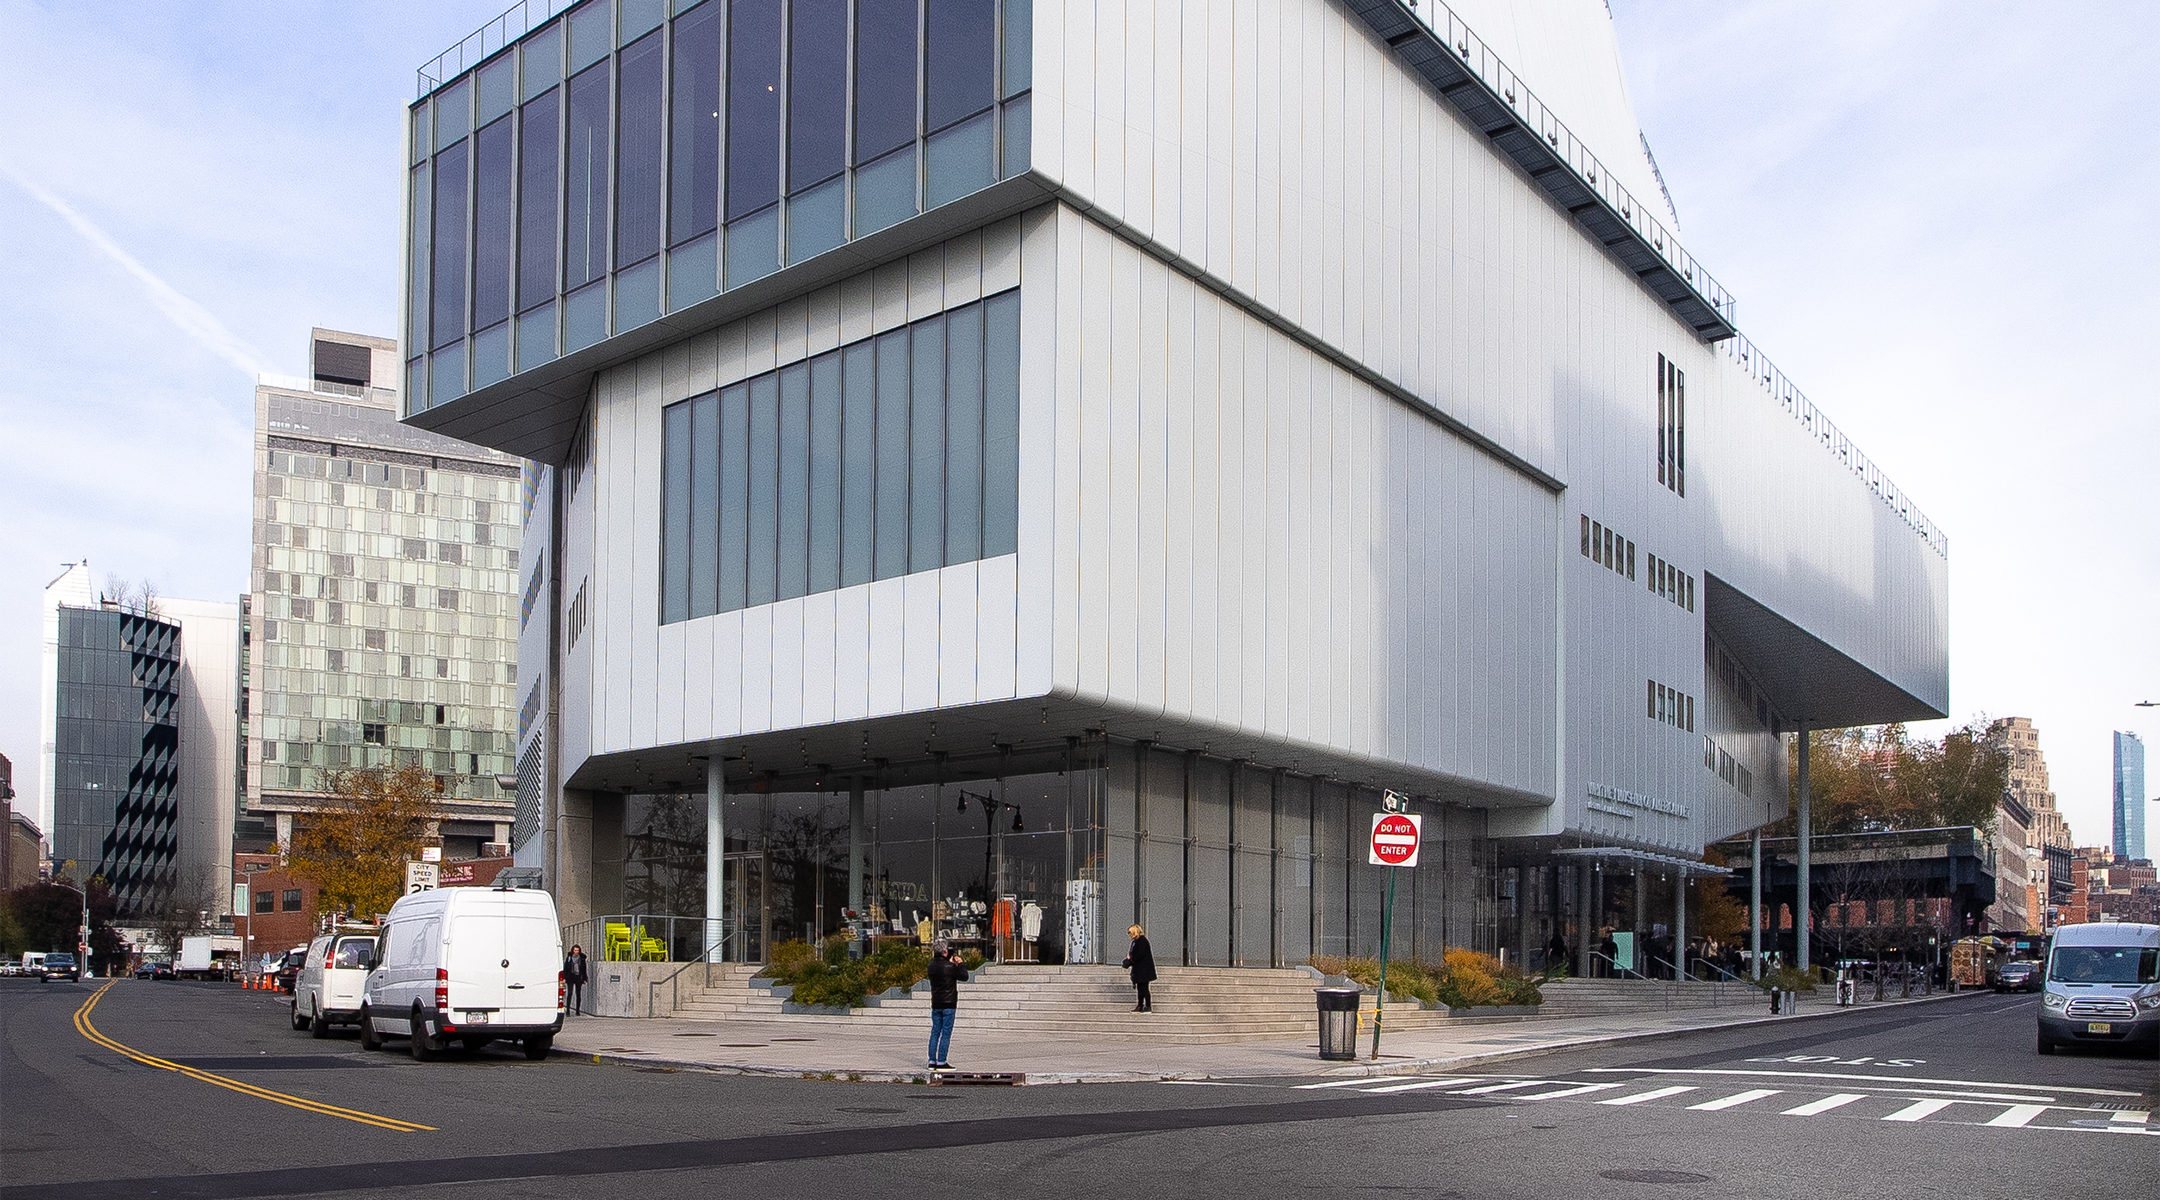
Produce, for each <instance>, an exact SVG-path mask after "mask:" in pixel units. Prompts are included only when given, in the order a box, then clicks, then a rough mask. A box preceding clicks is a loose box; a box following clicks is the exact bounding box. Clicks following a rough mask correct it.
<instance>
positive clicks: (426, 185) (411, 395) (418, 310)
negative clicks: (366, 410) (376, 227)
mask: <svg viewBox="0 0 2160 1200" xmlns="http://www.w3.org/2000/svg"><path fill="white" fill-rule="evenodd" d="M431 179H432V177H431V175H430V174H429V171H428V164H427V163H424V162H423V163H421V164H420V165H419V166H417V167H414V168H413V169H412V181H411V185H410V186H411V191H410V194H409V196H408V198H407V201H406V206H407V208H408V209H409V210H410V212H411V221H410V224H411V226H412V246H411V248H410V250H409V253H410V254H411V256H412V260H411V261H410V262H408V263H406V274H407V276H408V278H407V280H406V296H405V301H406V308H405V311H406V313H407V314H408V317H409V320H410V328H408V329H406V331H405V340H406V342H407V343H408V344H409V345H411V346H413V347H414V348H418V347H421V346H425V345H427V343H428V333H427V329H428V265H429V249H430V247H429V239H428V233H429V231H430V230H432V229H433V228H434V227H435V219H434V217H433V216H432V215H431V213H432V212H433V210H432V209H431V208H430V207H429V206H428V205H429V201H430V200H432V199H433V198H434V194H435V191H434V187H433V186H432V183H431ZM419 398H420V397H419V394H418V393H417V392H407V393H406V399H407V400H408V401H410V402H415V403H417V402H418V400H419Z"/></svg>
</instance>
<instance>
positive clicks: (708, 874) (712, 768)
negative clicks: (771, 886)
mask: <svg viewBox="0 0 2160 1200" xmlns="http://www.w3.org/2000/svg"><path fill="white" fill-rule="evenodd" d="M724 770H725V768H724V767H723V765H722V762H721V757H720V755H718V754H715V755H713V756H712V757H711V758H708V759H706V760H705V946H706V952H705V961H706V962H726V961H727V946H726V944H725V943H724V942H723V941H722V933H723V931H724V930H726V928H727V921H726V917H727V913H726V910H725V904H726V898H725V896H724V895H723V894H722V892H721V890H720V878H721V868H722V867H723V866H724V865H725V864H726V852H725V849H724V847H725V846H726V839H725V838H724V837H722V830H721V828H720V803H721V801H722V800H723V799H724V798H725V797H726V795H727V781H726V779H725V778H723V775H722V773H723V771H724Z"/></svg>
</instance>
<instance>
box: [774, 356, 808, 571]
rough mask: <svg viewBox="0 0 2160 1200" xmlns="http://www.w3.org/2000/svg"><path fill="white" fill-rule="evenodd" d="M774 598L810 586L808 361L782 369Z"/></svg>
mask: <svg viewBox="0 0 2160 1200" xmlns="http://www.w3.org/2000/svg"><path fill="white" fill-rule="evenodd" d="M779 512H780V537H779V540H778V542H777V545H778V548H779V554H780V569H779V575H778V579H779V585H778V588H779V590H778V598H779V599H782V600H789V599H793V598H794V597H796V596H800V595H803V594H804V593H806V592H808V591H809V590H810V365H809V364H808V363H796V364H795V365H794V366H791V367H787V368H785V369H783V370H782V371H781V372H780V501H779Z"/></svg>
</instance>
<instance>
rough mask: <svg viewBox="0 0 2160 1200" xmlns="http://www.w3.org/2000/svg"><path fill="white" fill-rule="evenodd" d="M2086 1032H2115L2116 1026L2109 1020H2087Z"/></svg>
mask: <svg viewBox="0 0 2160 1200" xmlns="http://www.w3.org/2000/svg"><path fill="white" fill-rule="evenodd" d="M2085 1032H2087V1033H2113V1032H2115V1026H2114V1025H2113V1024H2111V1023H2110V1022H2107V1021H2088V1022H2086V1024H2085Z"/></svg>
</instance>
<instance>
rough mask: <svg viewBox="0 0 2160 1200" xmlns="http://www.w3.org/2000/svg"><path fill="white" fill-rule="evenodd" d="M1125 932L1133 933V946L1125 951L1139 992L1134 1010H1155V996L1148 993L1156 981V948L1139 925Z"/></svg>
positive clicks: (1129, 968)
mask: <svg viewBox="0 0 2160 1200" xmlns="http://www.w3.org/2000/svg"><path fill="white" fill-rule="evenodd" d="M1125 932H1126V933H1128V934H1130V935H1132V948H1131V949H1129V950H1127V951H1125V969H1126V970H1128V971H1131V972H1132V982H1133V988H1134V989H1135V990H1136V991H1137V992H1138V993H1139V994H1138V997H1137V998H1136V999H1135V1000H1134V1002H1133V1011H1134V1012H1154V1011H1155V998H1154V997H1152V996H1150V995H1148V985H1149V984H1151V983H1153V982H1155V948H1154V947H1152V946H1150V945H1148V940H1147V933H1146V932H1145V931H1144V930H1142V929H1141V928H1140V927H1139V926H1138V925H1135V926H1133V927H1132V928H1131V929H1128V930H1126V931H1125Z"/></svg>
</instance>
